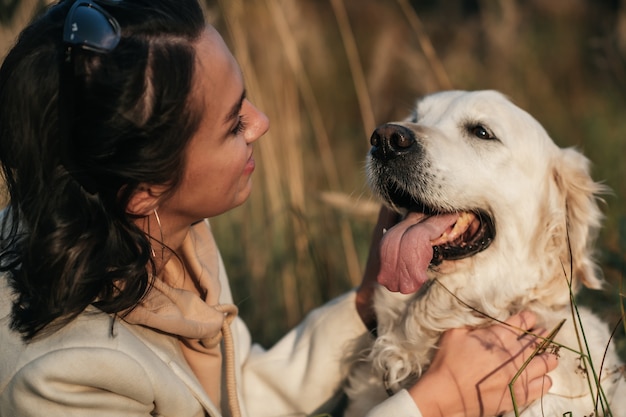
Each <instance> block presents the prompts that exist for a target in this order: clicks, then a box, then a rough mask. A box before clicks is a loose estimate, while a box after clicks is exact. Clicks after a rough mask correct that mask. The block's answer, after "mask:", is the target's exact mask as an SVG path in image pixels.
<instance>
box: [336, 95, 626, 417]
mask: <svg viewBox="0 0 626 417" xmlns="http://www.w3.org/2000/svg"><path fill="white" fill-rule="evenodd" d="M371 143H372V148H371V150H370V152H369V155H368V159H367V173H368V181H369V184H370V187H371V188H372V190H373V191H374V192H375V193H376V194H378V195H379V196H380V197H382V199H384V200H385V201H386V202H387V203H388V204H389V205H391V206H392V207H393V208H395V209H397V210H398V211H399V212H401V213H408V214H407V217H410V218H411V221H412V223H413V224H418V223H419V224H420V225H421V226H426V227H423V228H422V229H423V230H425V231H426V232H422V233H420V235H425V237H424V236H423V238H422V239H421V240H420V239H417V238H415V239H406V235H405V236H404V237H403V238H404V240H402V241H401V240H400V238H397V237H396V238H391V237H390V238H389V240H390V241H391V243H386V245H387V246H386V247H385V246H384V245H383V249H382V251H383V253H382V255H383V256H387V257H391V258H392V259H391V260H388V259H385V258H383V267H382V271H381V275H379V282H381V283H384V284H385V285H386V286H387V287H388V288H391V289H393V290H395V291H398V292H400V293H404V294H408V295H403V294H399V293H398V292H393V293H392V292H390V291H387V290H386V289H384V288H382V287H380V288H379V290H378V291H377V294H376V299H375V309H376V313H377V317H378V328H377V331H378V337H377V338H376V340H375V341H373V342H372V340H371V338H370V340H369V341H368V342H367V343H366V344H368V347H367V348H366V349H365V351H364V353H362V354H361V355H360V357H359V355H358V354H357V355H356V357H355V358H353V361H352V362H351V365H350V366H351V368H352V369H351V372H350V376H349V378H348V386H347V388H346V392H347V394H348V397H349V400H350V401H349V402H350V405H349V407H348V410H347V412H346V416H351V417H355V416H362V415H364V414H365V413H366V412H367V411H368V410H369V409H371V408H372V407H373V406H374V405H375V404H377V403H379V402H381V401H382V400H384V399H385V398H387V396H388V395H391V394H393V392H397V391H398V390H400V389H402V388H407V387H409V386H411V385H413V384H414V383H415V381H416V380H417V379H418V378H419V377H420V375H421V374H422V373H423V372H424V371H425V370H426V369H427V368H428V365H429V363H430V360H431V359H432V356H433V353H434V349H435V347H436V345H437V342H438V339H439V337H440V336H441V334H442V332H444V331H445V330H447V329H451V328H457V327H462V326H482V325H488V324H492V323H493V320H494V319H495V320H500V321H504V320H506V319H507V318H508V317H509V316H511V315H512V314H514V313H517V312H519V311H521V310H530V311H533V312H535V313H536V314H537V316H538V321H539V322H538V325H539V326H542V327H545V328H547V329H553V328H556V327H557V326H558V324H559V323H561V321H562V320H564V319H566V321H565V324H564V325H563V326H562V328H561V329H560V331H559V332H558V334H557V336H556V338H555V339H554V341H555V342H556V343H555V344H554V345H552V346H559V347H558V348H557V347H553V348H552V349H553V350H554V352H558V355H559V357H560V359H559V366H558V367H557V369H556V370H555V371H553V372H552V373H551V374H550V376H551V379H552V381H553V386H552V388H551V389H550V393H549V394H547V395H545V396H543V398H542V399H541V400H538V401H537V402H535V403H533V404H532V405H530V406H529V407H526V408H525V409H524V410H519V411H520V412H521V415H523V416H525V417H527V416H537V417H540V416H542V417H543V416H547V417H561V416H571V417H586V416H602V415H607V416H608V415H612V416H626V388H625V386H626V384H625V383H624V369H623V366H622V364H621V363H620V361H619V360H618V358H617V356H616V353H615V351H614V348H613V346H612V345H611V344H610V343H609V341H610V333H609V330H608V326H607V325H606V324H605V323H603V322H601V321H600V319H598V318H597V317H595V316H593V315H592V314H591V313H590V312H589V311H588V310H586V309H583V308H580V309H578V310H576V309H573V308H572V305H573V304H572V302H571V299H572V296H573V295H574V294H575V293H576V291H577V289H578V288H579V287H580V285H581V284H582V285H586V286H588V287H590V288H601V285H602V281H601V280H600V278H599V274H598V268H597V266H596V264H595V263H594V259H593V246H594V240H595V237H596V234H597V232H598V229H599V227H600V221H601V217H602V216H601V213H600V210H599V209H598V206H597V196H598V194H599V193H601V192H603V191H605V190H604V189H603V187H602V186H601V185H599V184H597V183H595V182H593V181H592V179H591V178H590V176H589V161H588V160H587V159H586V158H585V157H584V156H583V155H582V154H581V153H579V152H578V151H576V150H574V149H571V148H570V149H561V148H559V147H557V146H556V145H555V144H554V143H553V141H552V140H551V139H550V137H549V136H548V134H547V133H546V132H545V130H544V129H543V128H542V127H541V125H540V124H539V123H538V122H537V121H536V120H535V119H533V118H532V117H531V116H530V115H529V114H528V113H526V112H525V111H523V110H521V109H520V108H518V107H516V106H515V105H514V104H512V103H511V102H510V101H509V100H507V99H506V98H505V97H504V96H502V95H501V94H500V93H497V92H495V91H479V92H463V91H448V92H442V93H437V94H433V95H430V96H427V97H425V98H424V99H422V100H420V101H419V102H418V103H417V106H416V109H415V111H414V112H413V114H412V115H411V116H410V117H409V118H407V119H406V120H404V121H402V122H397V123H390V124H385V125H382V126H379V127H378V128H377V129H376V130H375V132H374V134H373V135H372V139H371ZM416 213H419V214H416ZM391 230H393V229H391ZM388 233H389V232H388ZM411 240H414V242H411ZM385 265H391V266H385ZM418 288H419V291H417V292H415V291H416V290H417V289H418ZM576 311H578V312H579V315H580V318H581V322H582V323H581V322H579V321H578V315H577V314H576ZM583 332H584V333H583ZM362 342H363V341H362ZM372 343H373V344H372ZM587 348H588V349H587ZM598 381H601V387H602V389H601V390H600V392H598V385H599V384H598ZM618 391H619V392H618ZM609 404H610V405H609ZM609 407H610V411H611V413H609V412H608V410H609ZM569 413H571V414H569ZM510 415H513V413H511V414H510Z"/></svg>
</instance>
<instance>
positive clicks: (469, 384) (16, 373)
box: [0, 0, 556, 417]
mask: <svg viewBox="0 0 626 417" xmlns="http://www.w3.org/2000/svg"><path fill="white" fill-rule="evenodd" d="M268 127H269V124H268V120H267V118H266V116H265V115H264V114H263V113H261V112H260V111H259V110H258V109H256V108H255V107H254V106H253V105H252V103H251V102H250V101H248V100H247V98H246V95H245V87H244V84H243V79H242V75H241V72H240V69H239V67H238V65H237V63H236V62H235V60H234V58H233V56H232V55H231V53H230V52H229V50H228V48H227V47H226V46H225V44H224V42H223V40H222V39H221V37H220V35H219V34H218V33H217V32H216V31H215V30H214V29H213V28H211V27H207V26H206V24H205V21H204V18H203V16H202V12H201V9H200V8H199V6H198V4H197V3H196V0H184V1H183V0H121V1H111V0H107V1H104V0H103V1H98V2H96V3H94V2H91V1H88V0H78V1H71V0H70V1H65V2H61V3H60V4H57V5H55V6H52V7H51V8H50V9H49V10H48V11H47V12H46V13H45V14H44V15H43V16H42V17H40V18H39V19H37V20H36V21H35V22H33V23H32V24H31V25H30V26H29V27H28V28H26V29H25V30H24V32H23V33H22V34H21V36H20V38H19V40H18V42H17V44H16V45H15V47H14V48H13V49H12V50H11V51H10V53H9V55H8V56H7V57H6V59H5V61H4V63H3V65H2V68H1V69H0V160H1V162H2V165H3V169H4V176H5V179H6V183H7V186H8V190H9V192H10V199H11V200H10V206H9V207H8V208H7V209H6V210H5V211H4V213H3V227H2V252H1V256H0V266H1V268H2V270H3V271H4V273H3V276H2V278H1V279H0V317H2V322H1V327H0V336H1V340H2V345H1V346H0V353H1V355H0V415H2V416H36V415H41V414H45V415H47V416H82V415H89V416H125V417H127V416H148V415H153V416H156V415H158V416H178V417H180V416H203V415H211V416H219V415H222V413H223V414H226V415H229V414H230V415H234V416H236V415H239V414H240V413H241V414H242V415H250V416H276V415H287V414H289V415H305V414H311V413H321V412H324V411H326V410H328V409H329V407H331V406H332V403H333V399H334V398H336V397H337V393H338V392H339V388H340V383H341V380H342V374H341V371H340V368H341V367H340V361H341V356H342V355H344V354H345V352H343V348H344V346H345V345H346V343H347V342H348V341H349V340H351V339H353V338H354V337H358V336H359V335H362V334H363V333H365V332H366V331H367V328H368V326H371V325H373V321H374V318H373V317H372V313H371V309H370V308H369V305H370V298H371V297H370V295H371V289H372V288H373V284H374V282H375V281H374V280H375V276H376V272H377V268H378V259H377V253H378V251H377V249H378V242H379V240H380V231H381V230H382V228H383V227H390V226H391V225H392V224H393V220H392V218H393V216H392V215H391V214H389V213H387V212H386V211H382V212H381V216H380V220H379V224H378V225H377V229H376V230H378V231H379V232H378V234H377V235H376V236H375V238H374V240H373V243H372V251H371V254H372V255H371V257H370V261H369V262H368V267H367V272H366V274H365V277H364V281H363V284H362V285H361V287H360V288H359V289H358V290H357V291H355V292H352V293H349V294H346V295H344V296H343V297H340V298H338V299H336V300H333V301H331V302H330V303H329V304H328V305H326V306H323V307H321V308H319V309H318V310H316V311H314V312H313V313H311V314H310V315H309V316H308V317H307V318H306V319H305V321H304V322H303V323H302V324H301V325H300V326H299V327H298V328H297V329H295V330H294V331H292V332H290V333H289V334H288V335H286V336H285V338H284V339H283V340H281V341H280V342H279V343H278V344H277V345H276V346H275V347H274V348H272V349H271V350H269V351H267V352H265V351H262V350H261V349H260V348H258V347H257V346H252V345H251V341H250V336H249V333H248V331H247V329H246V327H245V325H244V324H243V323H242V321H241V320H240V319H239V318H237V317H236V308H235V307H234V306H233V305H232V299H231V295H230V290H229V287H228V281H227V277H226V273H225V271H224V267H223V265H222V262H221V259H220V257H219V252H218V250H217V248H216V247H215V244H214V241H213V238H212V235H211V230H210V226H209V224H208V222H207V221H205V220H203V219H206V218H210V217H213V216H216V215H218V214H220V213H223V212H225V211H228V210H230V209H232V208H234V207H237V206H239V205H240V204H242V203H243V202H244V201H246V199H247V197H248V195H249V194H250V191H251V175H252V172H253V171H254V167H255V166H254V159H253V156H252V150H253V143H254V142H255V141H256V140H257V139H259V138H260V137H261V136H262V135H263V134H264V133H265V132H266V131H267V129H268ZM510 324H511V325H512V327H510V328H509V327H504V326H494V327H492V328H489V329H483V330H468V329H459V330H455V331H452V332H449V333H448V334H446V336H445V337H444V338H443V340H442V344H441V352H440V353H439V354H438V355H437V356H436V358H435V360H434V362H433V365H432V366H431V370H430V371H429V372H428V373H427V374H426V376H425V377H424V378H423V379H422V380H421V381H420V382H419V383H418V384H416V385H415V386H414V387H412V388H411V389H409V390H406V391H401V392H400V393H398V394H396V395H395V396H394V397H392V398H390V399H389V400H388V401H386V402H385V403H383V404H381V405H380V406H379V407H378V408H376V409H375V410H372V412H371V413H370V415H371V416H377V415H388V414H396V415H398V413H399V411H398V410H402V413H403V415H407V416H420V415H423V416H424V417H428V416H431V415H440V413H441V414H443V415H464V416H479V415H493V414H497V413H499V412H501V411H503V410H510V409H512V404H511V399H510V397H509V395H508V391H507V389H508V388H507V383H508V381H510V379H511V378H512V376H513V375H514V374H515V372H516V371H517V369H519V366H520V365H521V364H522V362H523V360H524V357H527V356H528V355H529V354H530V353H531V352H532V345H533V343H534V342H535V341H536V339H535V338H534V337H530V336H525V337H519V332H518V331H514V330H512V329H513V328H521V329H522V330H530V329H532V328H533V317H532V316H531V315H527V314H523V315H519V316H515V317H513V318H511V320H510ZM541 331H542V330H541V329H536V330H535V332H541ZM555 365H556V359H555V358H554V357H552V356H547V355H540V356H538V357H537V358H536V359H534V360H533V361H531V363H530V365H529V366H528V367H527V368H526V369H527V370H526V371H525V373H523V374H522V378H519V382H518V383H517V384H516V385H515V389H516V392H517V394H518V395H517V400H518V403H525V402H527V401H530V400H532V399H535V398H538V397H539V396H540V395H541V393H542V392H545V391H546V390H547V388H549V386H550V381H549V378H546V379H545V380H544V378H543V376H544V374H545V373H546V372H547V371H549V370H550V369H553V368H554V366H555ZM496 368H498V369H500V370H499V371H497V372H494V373H493V377H491V378H488V379H486V380H485V381H483V383H481V385H480V389H479V390H478V391H477V390H476V388H475V386H476V384H477V383H478V381H480V380H481V379H484V377H485V374H486V370H487V369H489V370H493V369H496ZM420 413H421V414H420Z"/></svg>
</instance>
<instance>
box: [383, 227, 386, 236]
mask: <svg viewBox="0 0 626 417" xmlns="http://www.w3.org/2000/svg"><path fill="white" fill-rule="evenodd" d="M385 233H387V228H386V227H383V235H384V234H385Z"/></svg>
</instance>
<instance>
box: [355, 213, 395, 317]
mask: <svg viewBox="0 0 626 417" xmlns="http://www.w3.org/2000/svg"><path fill="white" fill-rule="evenodd" d="M398 220H399V215H398V213H396V212H395V211H392V210H391V209H390V208H388V207H386V206H382V208H381V209H380V212H379V213H378V221H377V223H376V226H375V227H374V232H373V233H372V241H371V243H370V251H369V256H368V258H367V264H366V265H365V273H364V274H363V281H362V282H361V285H360V286H359V288H358V289H357V293H356V309H357V311H358V313H359V315H360V316H361V320H363V323H365V325H366V326H367V327H368V328H373V327H375V325H376V315H375V313H374V310H373V308H372V296H373V294H374V289H375V288H376V285H377V284H376V276H377V275H378V272H379V271H380V240H381V239H382V237H383V231H384V230H388V229H391V228H392V227H393V226H394V225H395V224H396V223H397V222H398Z"/></svg>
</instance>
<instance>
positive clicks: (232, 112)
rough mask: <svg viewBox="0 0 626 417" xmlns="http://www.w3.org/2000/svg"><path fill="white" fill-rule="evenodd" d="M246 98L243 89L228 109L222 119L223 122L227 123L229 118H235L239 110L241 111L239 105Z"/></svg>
mask: <svg viewBox="0 0 626 417" xmlns="http://www.w3.org/2000/svg"><path fill="white" fill-rule="evenodd" d="M245 99H246V90H243V92H242V93H241V97H239V101H237V103H236V104H235V105H234V106H233V107H232V108H231V109H230V111H229V112H228V114H227V115H226V118H225V119H224V124H226V123H229V122H230V121H231V120H234V119H236V118H237V117H238V116H239V112H240V111H241V106H242V105H243V101H244V100H245Z"/></svg>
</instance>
